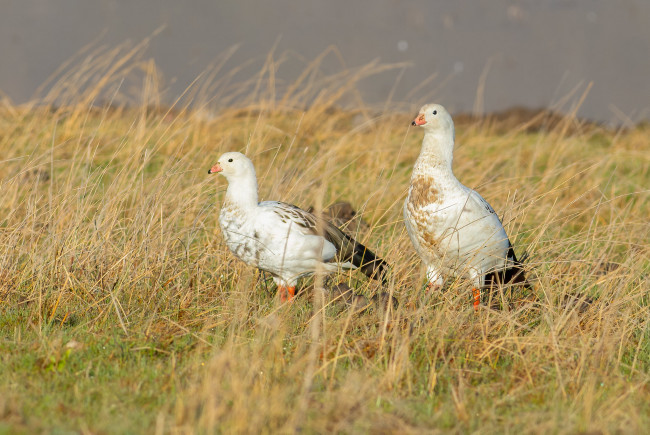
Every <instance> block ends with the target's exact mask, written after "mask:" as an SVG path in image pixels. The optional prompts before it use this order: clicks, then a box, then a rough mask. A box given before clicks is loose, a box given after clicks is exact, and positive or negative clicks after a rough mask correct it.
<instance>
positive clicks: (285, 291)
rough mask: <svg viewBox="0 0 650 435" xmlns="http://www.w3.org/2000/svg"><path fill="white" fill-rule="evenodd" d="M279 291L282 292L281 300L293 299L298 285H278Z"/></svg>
mask: <svg viewBox="0 0 650 435" xmlns="http://www.w3.org/2000/svg"><path fill="white" fill-rule="evenodd" d="M278 293H280V301H281V302H287V301H292V300H293V297H294V296H295V294H296V287H287V286H283V285H280V286H278Z"/></svg>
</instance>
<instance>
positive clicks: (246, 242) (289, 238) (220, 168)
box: [208, 152, 388, 302]
mask: <svg viewBox="0 0 650 435" xmlns="http://www.w3.org/2000/svg"><path fill="white" fill-rule="evenodd" d="M212 173H218V174H221V175H223V176H224V177H226V180H227V181H228V188H227V190H226V196H225V200H224V202H223V206H222V208H221V212H220V214H219V226H220V227H221V232H222V233H223V237H224V239H225V242H226V245H227V246H228V249H229V250H230V251H231V252H232V253H233V254H234V255H235V256H236V257H237V258H239V259H240V260H242V261H243V262H244V263H246V264H248V265H250V266H254V267H256V268H258V269H260V270H263V271H266V272H268V273H270V274H271V276H272V277H273V281H274V282H275V283H276V285H277V286H278V293H279V294H280V300H281V301H283V302H286V301H291V300H293V298H294V295H295V291H296V284H297V281H298V278H300V277H303V276H306V275H310V274H313V273H314V272H316V271H320V272H323V273H334V272H336V271H339V270H350V269H360V270H361V272H363V273H364V274H365V275H367V276H368V277H370V278H373V279H381V280H382V281H384V282H385V280H386V272H387V270H388V264H387V263H386V262H385V261H384V260H382V259H381V258H378V257H377V256H376V255H375V254H374V253H373V252H371V251H370V250H369V249H368V248H366V247H365V246H363V245H362V244H361V243H359V242H357V241H356V240H354V239H353V238H352V237H350V236H349V235H347V234H345V233H344V232H343V231H342V230H340V229H339V228H338V227H336V226H334V225H333V224H331V223H329V222H328V221H326V220H324V219H322V218H319V217H317V216H316V215H314V214H312V213H309V212H307V211H305V210H302V209H300V208H299V207H296V206H295V205H291V204H287V203H285V202H280V201H262V202H259V201H258V189H257V177H256V175H255V167H254V166H253V163H252V162H251V160H250V159H249V158H248V157H246V156H245V155H244V154H242V153H239V152H227V153H225V154H223V155H222V156H221V157H220V158H219V160H218V162H217V163H216V164H215V165H214V166H212V168H210V170H209V171H208V174H212Z"/></svg>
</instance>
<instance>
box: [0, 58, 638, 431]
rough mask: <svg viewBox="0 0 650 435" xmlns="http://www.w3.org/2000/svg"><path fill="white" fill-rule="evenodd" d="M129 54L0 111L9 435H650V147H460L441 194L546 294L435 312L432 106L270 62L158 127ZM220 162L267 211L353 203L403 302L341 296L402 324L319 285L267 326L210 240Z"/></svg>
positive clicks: (472, 140)
mask: <svg viewBox="0 0 650 435" xmlns="http://www.w3.org/2000/svg"><path fill="white" fill-rule="evenodd" d="M136 52H137V50H135V51H134V52H125V51H124V50H123V49H122V50H115V51H104V52H102V53H101V56H95V58H94V59H99V60H93V61H89V62H86V63H84V62H81V63H79V64H78V65H74V66H71V67H68V69H67V70H65V71H64V72H62V73H61V74H60V76H59V77H58V78H57V80H58V82H56V84H55V85H54V86H53V87H52V89H53V90H52V91H51V92H50V93H49V94H47V95H46V96H44V97H43V98H42V99H41V100H39V101H40V103H41V104H38V105H36V104H33V105H27V106H20V107H19V106H16V105H13V104H11V103H10V102H7V101H5V102H4V103H3V104H2V107H1V108H0V150H1V151H2V157H1V161H0V187H1V188H0V250H1V255H0V276H1V279H0V374H1V375H0V433H34V432H53V433H67V432H70V431H74V432H83V433H125V432H131V433H142V432H144V433H151V432H155V433H166V432H171V433H195V432H199V433H210V432H215V431H216V432H225V433H232V432H244V433H259V432H263V433H268V432H283V433H286V432H294V431H297V430H301V431H304V432H307V433H312V432H343V433H346V432H378V433H419V432H427V433H432V432H457V433H467V432H481V433H503V432H509V433H549V432H550V433H640V432H642V431H644V429H643V428H644V427H645V428H646V429H645V430H647V428H648V427H649V426H650V384H649V381H650V375H649V374H648V373H649V371H650V329H649V325H650V324H649V319H650V316H649V308H648V305H649V302H650V299H649V295H648V284H649V282H648V277H649V272H650V268H649V266H650V244H649V242H648V241H649V240H650V223H649V219H648V216H650V201H649V199H650V194H649V193H648V186H650V157H649V155H648V136H649V134H650V131H649V130H648V128H647V127H643V126H639V127H636V128H630V129H626V130H616V131H613V130H612V131H610V130H605V129H603V128H600V127H597V126H589V125H586V126H582V125H580V122H579V121H577V120H576V119H575V118H572V117H567V118H565V119H564V120H562V121H561V122H558V123H555V125H554V126H553V127H552V128H550V129H548V130H536V129H534V131H531V129H530V128H528V127H529V126H528V125H527V124H526V120H522V121H521V123H520V125H519V126H518V127H517V128H514V129H507V130H504V129H503V128H500V124H499V123H498V122H496V121H494V122H491V121H490V120H489V119H478V120H474V121H472V122H469V123H464V124H463V123H461V124H460V125H458V126H457V135H456V139H457V147H456V154H455V164H454V168H455V172H456V174H457V175H458V177H459V178H460V179H461V180H462V181H463V182H464V183H465V184H466V185H468V186H471V187H473V188H475V189H477V190H478V191H479V192H480V193H481V194H482V195H483V196H484V197H485V198H486V199H487V200H488V201H489V202H490V203H491V204H492V205H493V206H494V208H495V209H496V210H497V212H498V213H499V215H500V216H501V217H502V219H503V221H504V223H505V226H506V230H507V232H508V234H509V235H510V236H511V240H513V243H514V245H515V250H516V252H517V253H518V254H522V253H523V252H524V251H526V252H528V253H529V254H530V258H529V260H528V267H529V269H530V271H529V274H530V277H531V280H532V282H533V283H534V290H533V291H531V292H527V293H521V292H519V291H517V290H507V291H504V292H502V293H500V294H497V295H496V296H495V297H496V298H497V299H500V298H501V297H503V300H500V303H498V304H494V305H495V306H494V308H492V309H491V308H488V307H487V306H483V307H482V309H481V310H480V311H479V312H478V313H475V312H474V310H472V307H471V303H470V299H471V292H470V291H469V288H468V286H467V283H463V282H452V283H450V285H449V288H448V289H447V291H446V292H445V293H443V294H433V295H427V294H426V293H425V292H424V291H423V285H424V276H423V271H422V270H421V267H420V262H419V260H418V259H417V258H416V256H415V253H414V251H413V249H412V247H411V244H410V241H409V239H408V236H407V235H406V232H405V229H404V225H403V222H402V213H401V207H402V202H403V200H404V197H405V192H406V189H407V186H408V180H409V177H410V171H411V167H412V165H413V162H414V161H415V158H416V157H417V155H418V153H419V149H420V143H421V140H422V131H420V130H418V129H415V128H412V127H409V123H410V121H411V119H412V116H413V114H414V113H415V110H417V108H419V105H420V104H422V103H425V102H429V101H425V100H423V99H422V97H421V96H420V97H417V96H416V97H414V99H413V100H414V101H413V106H408V105H404V104H397V103H392V102H390V101H389V102H387V103H386V105H385V106H384V107H371V106H368V105H366V104H364V103H363V101H361V100H360V98H359V97H358V93H357V91H356V89H357V86H358V81H359V80H361V79H362V78H364V77H367V76H371V75H372V74H375V73H378V72H380V71H381V70H382V69H385V68H386V67H383V66H381V65H369V66H367V67H364V68H360V69H357V70H343V71H342V72H341V73H338V74H335V75H323V74H320V73H319V72H318V60H317V61H315V62H313V63H311V64H310V65H308V66H306V67H305V73H304V76H303V77H301V79H299V80H298V81H296V82H295V83H291V84H289V85H282V84H281V83H276V81H275V78H274V75H273V71H274V68H275V67H276V66H277V64H276V61H272V60H270V61H269V62H267V64H266V67H265V69H263V70H262V71H261V72H260V74H259V76H258V78H257V79H256V80H252V81H249V82H237V80H236V75H237V71H236V70H233V71H230V72H228V71H225V72H224V71H222V70H218V71H219V72H218V73H215V75H214V77H207V78H206V80H205V81H203V82H197V84H195V86H194V87H193V88H191V89H190V90H189V91H188V94H187V95H186V96H185V97H186V99H187V101H192V102H193V103H194V105H193V106H192V107H193V109H191V110H190V109H186V108H184V107H185V105H187V102H186V101H185V100H182V101H179V102H178V103H177V105H176V106H175V107H176V108H174V109H173V110H167V109H164V108H163V107H162V106H161V105H160V103H159V101H160V100H161V98H162V96H163V94H164V92H163V91H161V89H160V88H159V87H160V85H159V82H158V79H157V76H156V72H155V68H154V67H153V66H152V64H151V63H149V62H144V61H140V60H138V59H137V56H135V54H134V53H136ZM136 54H137V53H136ZM66 71H67V72H66ZM206 95H209V96H210V98H206V97H205V96H206ZM134 101H135V102H136V103H137V104H135V105H133V102H134ZM232 101H238V103H237V106H236V108H235V105H234V104H233V103H232ZM127 102H129V103H130V105H129V106H128V107H131V108H128V109H127V108H125V107H127V106H126V103H127ZM442 103H444V101H443V102H442ZM208 107H210V108H211V109H210V110H208V109H207V108H208ZM229 107H230V108H229ZM336 107H345V108H346V109H337V108H336ZM537 121H540V120H539V119H538V120H537ZM541 121H543V119H541ZM225 151H242V152H245V153H246V154H247V155H248V156H250V157H251V158H252V159H253V161H254V162H255V164H256V167H257V172H258V177H259V180H260V197H261V198H262V199H279V200H284V201H287V202H291V203H294V204H296V205H299V206H302V207H308V206H315V207H316V208H324V207H327V206H328V205H330V204H332V203H334V202H337V201H340V200H345V201H349V202H350V203H351V204H352V205H353V206H354V207H355V208H356V209H357V210H358V212H359V213H358V216H359V218H360V219H363V221H364V222H365V223H366V224H367V225H361V226H360V227H359V230H358V231H356V234H355V235H356V237H358V239H359V240H360V241H362V242H363V243H365V244H367V246H369V247H370V248H371V249H373V250H374V251H375V252H377V254H379V255H381V256H382V257H383V258H385V259H386V260H387V261H389V262H390V263H391V264H392V266H393V272H392V280H391V283H390V285H389V286H387V287H385V288H383V289H379V288H378V286H377V284H376V283H372V282H367V281H366V280H365V279H363V278H362V276H361V275H360V274H354V273H351V274H342V275H340V276H337V277H335V282H336V281H345V282H348V283H349V284H350V285H351V286H353V287H354V288H355V289H356V290H355V291H356V292H357V293H359V294H363V295H367V296H371V295H372V294H374V293H375V292H377V291H380V290H381V291H385V292H389V293H392V294H393V295H394V296H395V297H396V298H397V299H398V300H399V301H400V304H399V307H398V308H397V309H394V310H385V309H383V308H382V307H380V306H374V307H372V308H371V309H369V310H367V311H365V312H362V313H359V312H358V310H355V309H354V308H349V307H348V306H347V305H346V304H344V303H341V302H340V301H336V300H332V297H331V295H330V294H329V293H328V291H327V288H328V285H329V284H328V283H324V282H323V280H322V279H321V278H319V277H317V278H316V279H311V280H305V281H304V282H303V283H302V285H301V292H300V295H299V297H298V298H297V300H296V301H295V302H294V303H292V304H286V305H280V304H279V302H278V299H277V298H276V296H275V289H274V286H273V284H272V282H271V281H270V280H265V277H264V276H262V275H260V274H259V273H258V272H256V271H255V270H253V269H252V268H250V267H247V266H245V265H243V264H242V263H240V262H239V261H237V260H236V259H235V258H234V257H233V255H231V254H230V253H229V252H228V250H227V248H226V247H225V245H224V243H223V240H222V237H221V234H220V231H219V228H218V223H217V216H218V212H219V208H220V202H221V198H222V197H223V193H224V190H225V186H226V182H225V179H223V178H222V177H216V176H208V175H207V170H208V169H209V168H210V167H211V166H212V165H213V164H214V163H215V162H216V159H217V158H218V156H219V155H220V154H221V153H222V152H225ZM589 301H592V302H591V303H589ZM496 305H498V306H496Z"/></svg>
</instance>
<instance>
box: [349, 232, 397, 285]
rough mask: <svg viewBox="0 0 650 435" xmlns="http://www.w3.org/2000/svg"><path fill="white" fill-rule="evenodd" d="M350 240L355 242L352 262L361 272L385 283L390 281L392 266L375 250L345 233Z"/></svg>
mask: <svg viewBox="0 0 650 435" xmlns="http://www.w3.org/2000/svg"><path fill="white" fill-rule="evenodd" d="M345 236H346V237H347V238H348V241H349V242H351V243H352V244H353V252H352V256H351V257H350V261H351V262H352V264H354V265H355V266H357V267H358V268H359V270H360V271H361V272H363V273H364V275H366V276H367V277H368V278H372V279H376V280H380V281H381V282H382V283H383V284H387V283H388V269H389V268H390V266H389V265H388V263H386V262H385V261H384V260H382V259H381V258H379V257H377V256H376V255H375V253H374V252H372V251H371V250H370V249H368V248H366V247H365V246H363V245H362V244H361V243H359V242H357V241H356V240H354V239H353V238H352V237H350V236H348V235H347V234H346V235H345Z"/></svg>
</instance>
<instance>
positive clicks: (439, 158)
mask: <svg viewBox="0 0 650 435" xmlns="http://www.w3.org/2000/svg"><path fill="white" fill-rule="evenodd" d="M412 125H417V126H420V127H422V128H424V140H423V141H422V150H421V151H420V156H419V157H418V159H417V161H416V162H415V166H414V167H413V174H412V175H411V185H410V187H409V191H408V196H407V198H406V201H405V202H404V219H405V222H406V229H407V231H408V234H409V237H410V238H411V242H412V243H413V246H414V247H415V250H416V251H417V253H418V254H419V256H420V258H422V261H423V262H424V264H425V266H426V268H427V280H428V282H429V284H428V288H430V289H431V288H434V287H441V286H442V284H443V276H449V275H452V276H459V275H460V276H465V277H467V278H469V279H470V280H471V282H472V285H473V290H472V291H473V297H474V308H475V309H478V306H479V305H480V298H481V294H480V289H481V288H482V287H484V286H486V285H494V284H495V283H496V282H497V281H499V282H502V283H520V282H525V277H524V272H523V269H522V265H521V263H520V262H519V261H518V260H517V258H516V256H515V253H514V250H513V249H512V246H511V244H510V241H509V240H508V236H507V235H506V232H505V230H504V228H503V225H502V224H501V221H500V220H499V217H498V216H497V214H496V213H495V212H494V210H493V209H492V207H491V206H490V204H488V203H487V201H485V199H483V198H482V197H481V195H479V194H478V193H477V192H475V191H474V190H472V189H470V188H468V187H465V186H464V185H462V184H461V183H460V181H458V180H457V179H456V177H455V176H454V173H453V172H452V169H451V162H452V158H453V152H454V122H453V121H452V119H451V116H450V115H449V113H448V112H447V111H446V110H445V108H444V107H442V106H441V105H439V104H427V105H425V106H423V107H422V108H421V109H420V112H419V114H418V116H417V117H416V118H415V120H414V121H413V122H412Z"/></svg>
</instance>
